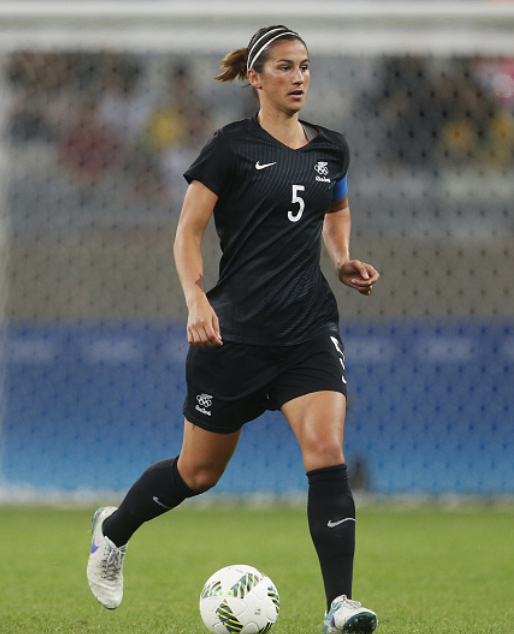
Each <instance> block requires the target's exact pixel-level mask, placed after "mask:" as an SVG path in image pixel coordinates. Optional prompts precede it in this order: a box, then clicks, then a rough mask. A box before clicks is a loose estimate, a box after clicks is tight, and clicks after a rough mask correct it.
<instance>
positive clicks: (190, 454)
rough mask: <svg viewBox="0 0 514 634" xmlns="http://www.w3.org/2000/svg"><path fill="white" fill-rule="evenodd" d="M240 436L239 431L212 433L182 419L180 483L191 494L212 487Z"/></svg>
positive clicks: (223, 469) (179, 465)
mask: <svg viewBox="0 0 514 634" xmlns="http://www.w3.org/2000/svg"><path fill="white" fill-rule="evenodd" d="M240 435H241V430H240V429H239V430H238V431H235V432H232V433H230V434H216V433H214V432H212V431H207V430H205V429H202V428H201V427H198V425H195V424H193V423H191V422H190V421H188V420H187V419H185V420H184V437H183V440H182V449H181V452H180V456H179V459H178V465H177V466H178V470H179V473H180V475H181V476H182V478H183V480H184V482H185V483H186V484H187V485H188V486H189V487H190V488H191V489H193V490H194V491H206V490H207V489H210V488H212V487H213V486H214V485H215V484H216V483H217V482H218V480H219V479H220V478H221V476H222V475H223V473H224V471H225V469H226V467H227V465H228V463H229V462H230V459H231V458H232V456H233V454H234V451H235V450H236V447H237V443H238V441H239V437H240Z"/></svg>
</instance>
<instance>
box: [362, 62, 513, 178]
mask: <svg viewBox="0 0 514 634" xmlns="http://www.w3.org/2000/svg"><path fill="white" fill-rule="evenodd" d="M363 107H365V108H367V110H368V112H369V114H370V115H371V116H374V117H376V118H377V119H380V120H381V121H382V124H383V135H382V142H381V145H380V148H379V150H378V151H380V153H381V155H382V156H383V158H384V159H386V160H387V161H392V162H393V163H405V164H411V165H412V164H415V165H418V166H425V167H426V168H428V169H444V168H445V167H449V166H461V165H464V164H466V165H477V164H478V165H481V166H484V167H487V166H500V165H505V166H506V165H512V163H513V162H514V60H484V59H473V58H471V59H470V58H462V59H459V58H451V59H427V58H420V57H408V56H406V57H391V58H386V59H385V60H384V61H383V63H382V66H381V69H380V72H379V74H378V79H377V84H376V89H375V90H374V91H372V92H371V94H370V95H366V101H365V102H364V103H363Z"/></svg>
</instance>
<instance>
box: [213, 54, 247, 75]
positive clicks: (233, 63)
mask: <svg viewBox="0 0 514 634" xmlns="http://www.w3.org/2000/svg"><path fill="white" fill-rule="evenodd" d="M247 58H248V49H247V48H238V49H237V50H236V51H232V53H229V54H228V55H225V57H224V58H223V60H222V62H221V68H224V69H225V70H224V71H223V72H222V73H220V74H219V75H217V76H216V77H215V78H214V79H217V80H218V81H223V82H225V81H233V80H234V79H237V80H238V81H244V80H245V79H246V61H247Z"/></svg>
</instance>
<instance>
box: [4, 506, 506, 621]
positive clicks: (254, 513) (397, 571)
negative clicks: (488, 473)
mask: <svg viewBox="0 0 514 634" xmlns="http://www.w3.org/2000/svg"><path fill="white" fill-rule="evenodd" d="M94 510H95V509H94V508H91V509H85V510H84V509H74V508H72V509H64V508H63V509H60V508H47V507H40V508H39V507H8V506H6V507H3V508H2V507H0V562H1V563H0V589H1V592H0V632H2V634H14V633H15V634H25V633H26V634H46V633H50V632H51V633H54V632H55V633H63V634H92V633H96V634H98V633H105V634H135V633H138V634H139V633H143V632H144V633H150V634H165V633H166V634H171V633H172V634H183V633H184V634H185V633H187V634H206V632H207V630H206V629H205V628H204V626H203V624H202V622H201V619H200V615H199V611H198V597H199V594H200V591H201V589H202V587H203V584H204V582H205V580H206V579H207V578H208V577H209V576H210V575H211V574H212V573H213V572H215V571H216V570H217V569H218V568H221V567H223V566H226V565H228V564H231V563H245V564H250V565H253V566H256V567H257V568H260V569H262V570H263V571H264V572H266V574H268V575H269V576H270V577H271V578H272V579H273V581H274V582H275V583H276V585H277V587H278V590H279V592H280V597H281V613H280V617H279V620H278V623H277V624H276V626H274V629H273V630H272V631H274V632H275V633H276V634H304V633H305V634H314V633H316V632H321V628H322V619H323V611H324V598H323V590H322V586H321V578H320V574H319V570H318V564H317V560H316V558H315V554H314V551H313V547H312V545H311V542H310V537H309V533H308V529H307V522H306V517H305V509H302V508H298V507H289V506H283V507H280V506H277V505H272V506H269V507H263V508H256V507H251V506H238V505H225V506H223V505H221V506H215V505H212V506H201V505H198V504H196V505H195V504H189V503H186V504H185V505H184V507H182V508H181V509H178V510H177V511H175V512H172V513H169V514H167V515H165V516H162V517H160V518H158V519H157V520H154V521H153V522H151V523H149V524H147V525H145V526H143V528H142V529H141V530H140V531H139V532H138V533H137V534H136V535H134V537H133V538H132V540H131V544H130V547H129V550H128V555H127V559H126V563H125V599H124V601H123V604H122V605H121V607H120V608H118V609H117V610H114V611H108V610H106V609H104V608H103V607H102V606H100V605H99V604H98V603H97V602H96V600H95V599H94V598H93V596H92V595H91V594H90V591H89V588H88V585H87V580H86V560H87V554H88V551H89V546H90V537H91V536H90V532H89V530H90V523H91V516H92V514H93V511H94ZM357 527H358V533H357V538H358V540H357V557H356V567H355V583H354V598H356V599H358V600H360V601H362V602H363V604H364V605H366V606H367V607H370V608H372V609H374V610H376V611H377V613H378V616H379V627H378V630H377V634H378V633H383V634H417V633H419V634H512V632H513V631H514V510H513V508H512V507H509V506H506V507H498V506H492V505H491V506H487V505H477V506H469V507H457V508H454V509H445V508H442V507H437V506H420V507H417V508H408V507H398V508H395V509H393V510H391V509H388V508H387V507H386V505H384V504H378V505H375V506H367V507H365V508H363V509H361V510H360V511H359V512H358V523H357Z"/></svg>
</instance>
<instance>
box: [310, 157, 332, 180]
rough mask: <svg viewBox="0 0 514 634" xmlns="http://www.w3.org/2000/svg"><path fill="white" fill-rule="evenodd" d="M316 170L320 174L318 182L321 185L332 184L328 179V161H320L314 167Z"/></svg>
mask: <svg viewBox="0 0 514 634" xmlns="http://www.w3.org/2000/svg"><path fill="white" fill-rule="evenodd" d="M314 169H315V170H316V172H317V173H318V175H317V176H316V180H317V181H319V182H321V183H330V178H327V177H328V161H318V162H317V163H316V165H315V166H314Z"/></svg>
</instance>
